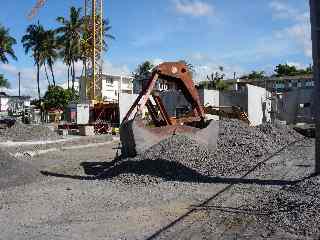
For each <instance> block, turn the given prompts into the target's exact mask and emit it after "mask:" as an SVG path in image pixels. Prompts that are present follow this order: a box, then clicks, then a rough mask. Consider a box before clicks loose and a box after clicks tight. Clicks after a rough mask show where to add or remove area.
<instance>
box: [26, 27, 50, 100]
mask: <svg viewBox="0 0 320 240" xmlns="http://www.w3.org/2000/svg"><path fill="white" fill-rule="evenodd" d="M44 39H45V30H44V28H43V26H42V25H40V24H39V23H38V24H37V25H34V24H32V25H29V26H28V28H27V30H26V34H25V35H24V36H23V37H22V40H21V42H22V44H23V47H24V49H25V53H26V54H28V53H29V52H30V51H32V56H33V59H34V62H35V65H36V66H37V85H38V96H39V99H40V98H41V95H40V67H41V59H42V58H41V53H42V51H43V43H44Z"/></svg>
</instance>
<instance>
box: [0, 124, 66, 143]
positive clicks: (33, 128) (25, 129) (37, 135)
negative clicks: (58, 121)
mask: <svg viewBox="0 0 320 240" xmlns="http://www.w3.org/2000/svg"><path fill="white" fill-rule="evenodd" d="M59 138H61V137H60V136H59V135H58V134H56V133H55V132H53V131H52V130H51V129H49V128H48V127H46V126H43V125H28V124H23V123H20V122H16V123H15V124H14V125H13V126H12V127H11V128H7V129H3V130H0V141H48V140H57V139H59Z"/></svg>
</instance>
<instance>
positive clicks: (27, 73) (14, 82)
mask: <svg viewBox="0 0 320 240" xmlns="http://www.w3.org/2000/svg"><path fill="white" fill-rule="evenodd" d="M0 70H1V72H3V73H4V75H5V76H6V77H7V78H8V79H9V81H10V84H11V88H10V89H4V90H5V92H7V93H8V94H13V95H17V94H18V91H19V90H18V72H21V94H23V95H30V96H32V97H37V96H38V92H37V81H36V79H37V78H36V68H35V67H29V68H28V67H24V68H18V67H17V66H15V65H12V64H0ZM75 71H76V76H80V75H81V71H82V62H80V61H79V62H77V63H75ZM103 72H104V73H107V74H114V75H129V74H130V71H129V69H128V67H127V66H126V65H120V66H118V65H114V64H112V63H111V62H110V61H105V62H104V64H103ZM54 73H55V79H56V83H57V84H58V85H61V84H64V83H66V82H67V66H66V65H64V64H63V63H62V62H61V61H59V62H57V63H56V64H55V65H54ZM49 77H51V76H50V73H49ZM50 79H51V78H50ZM70 79H71V77H70ZM70 83H71V80H70ZM47 87H48V82H47V79H46V77H45V74H44V70H43V69H41V73H40V90H41V94H42V95H43V94H44V92H45V91H46V89H47Z"/></svg>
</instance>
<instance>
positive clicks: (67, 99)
mask: <svg viewBox="0 0 320 240" xmlns="http://www.w3.org/2000/svg"><path fill="white" fill-rule="evenodd" d="M71 102H75V103H77V102H79V95H78V93H77V92H76V91H75V90H72V89H66V90H65V89H63V88H62V87H59V86H49V87H48V90H47V92H46V93H45V95H44V98H43V106H44V109H45V110H49V109H51V108H54V109H64V108H65V107H66V106H67V105H68V104H69V103H71Z"/></svg>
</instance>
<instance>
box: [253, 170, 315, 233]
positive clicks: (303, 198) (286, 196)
mask: <svg viewBox="0 0 320 240" xmlns="http://www.w3.org/2000/svg"><path fill="white" fill-rule="evenodd" d="M249 207H250V208H252V209H253V210H256V211H258V212H264V213H266V214H265V215H266V216H265V217H256V220H257V222H258V223H260V224H258V226H259V228H261V229H264V230H263V231H265V232H266V234H267V235H272V234H273V233H274V232H276V230H277V231H279V229H281V230H282V231H283V232H285V233H289V234H294V235H299V236H303V237H304V238H308V239H309V238H310V239H316V238H317V237H318V236H319V234H320V225H319V222H320V176H316V177H312V178H309V179H307V180H303V181H301V182H298V183H297V184H295V185H293V186H289V187H284V188H283V189H281V190H280V191H276V192H274V191H271V190H270V192H268V193H265V194H263V196H261V198H260V199H259V200H258V202H256V203H254V204H253V205H252V206H249Z"/></svg>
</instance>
